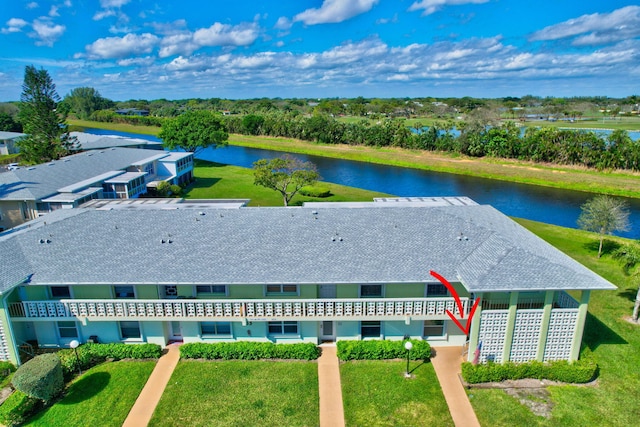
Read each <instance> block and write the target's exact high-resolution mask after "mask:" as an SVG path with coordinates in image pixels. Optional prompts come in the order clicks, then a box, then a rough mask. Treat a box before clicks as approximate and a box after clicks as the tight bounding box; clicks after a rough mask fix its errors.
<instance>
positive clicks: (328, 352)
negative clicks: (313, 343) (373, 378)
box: [318, 343, 344, 427]
mask: <svg viewBox="0 0 640 427" xmlns="http://www.w3.org/2000/svg"><path fill="white" fill-rule="evenodd" d="M320 348H321V349H322V354H321V355H320V357H319V358H318V391H319V394H320V427H344V408H343V406H342V386H341V383H340V362H339V361H338V356H337V355H336V344H335V343H329V344H321V345H320Z"/></svg>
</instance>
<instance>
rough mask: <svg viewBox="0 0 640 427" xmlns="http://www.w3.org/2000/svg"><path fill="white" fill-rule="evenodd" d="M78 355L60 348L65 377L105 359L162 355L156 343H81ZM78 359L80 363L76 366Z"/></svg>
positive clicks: (153, 357)
mask: <svg viewBox="0 0 640 427" xmlns="http://www.w3.org/2000/svg"><path fill="white" fill-rule="evenodd" d="M76 350H77V353H78V356H77V357H76V353H75V352H74V351H73V350H72V349H64V350H60V351H59V352H58V353H57V354H58V356H59V357H60V361H61V362H62V370H63V372H64V374H65V376H66V377H68V376H70V375H73V373H75V372H77V371H78V369H88V368H90V367H92V366H95V365H97V364H98V363H102V362H104V361H105V360H107V359H111V360H122V359H157V358H159V357H160V356H161V355H162V348H160V346H159V345H158V344H148V343H147V344H123V343H109V344H91V343H87V344H83V345H81V346H80V347H78V348H77V349H76ZM78 361H79V363H80V365H79V366H78Z"/></svg>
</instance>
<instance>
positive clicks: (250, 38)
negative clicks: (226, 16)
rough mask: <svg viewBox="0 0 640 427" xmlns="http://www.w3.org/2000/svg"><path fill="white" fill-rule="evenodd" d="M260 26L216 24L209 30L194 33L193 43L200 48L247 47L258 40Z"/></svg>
mask: <svg viewBox="0 0 640 427" xmlns="http://www.w3.org/2000/svg"><path fill="white" fill-rule="evenodd" d="M258 29H259V27H258V25H257V24H256V23H251V24H239V25H228V24H221V23H219V22H216V23H215V24H213V25H212V26H210V27H209V28H202V29H199V30H197V31H196V32H195V33H193V41H194V42H196V43H197V44H199V45H200V46H247V45H250V44H251V43H253V42H254V41H255V40H256V39H257V38H258Z"/></svg>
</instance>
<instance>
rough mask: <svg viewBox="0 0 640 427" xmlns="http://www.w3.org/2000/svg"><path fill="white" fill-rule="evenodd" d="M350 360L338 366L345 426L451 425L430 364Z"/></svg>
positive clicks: (447, 409) (446, 407)
mask: <svg viewBox="0 0 640 427" xmlns="http://www.w3.org/2000/svg"><path fill="white" fill-rule="evenodd" d="M405 369H406V362H401V361H353V362H347V363H341V364H340V376H341V380H342V399H343V402H344V415H345V423H346V425H347V426H348V427H356V426H361V427H382V426H453V420H452V419H451V415H450V414H449V408H448V406H447V403H446V402H445V400H444V396H443V394H442V389H441V388H440V383H439V382H438V379H437V377H436V374H435V371H434V370H433V365H432V364H431V363H422V362H411V365H410V367H409V369H410V370H411V371H412V373H413V374H414V375H415V378H411V379H406V378H405V377H404V371H405Z"/></svg>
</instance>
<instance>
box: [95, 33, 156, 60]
mask: <svg viewBox="0 0 640 427" xmlns="http://www.w3.org/2000/svg"><path fill="white" fill-rule="evenodd" d="M158 42H159V39H158V37H156V36H154V35H153V34H149V33H144V34H140V35H138V34H127V35H126V36H124V37H105V38H102V39H98V40H96V41H95V42H93V43H91V44H90V45H87V46H86V51H87V55H88V57H89V58H92V59H112V58H123V59H124V58H126V57H127V56H131V55H141V54H148V53H151V51H152V50H153V48H154V47H155V46H156V45H157V44H158Z"/></svg>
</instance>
